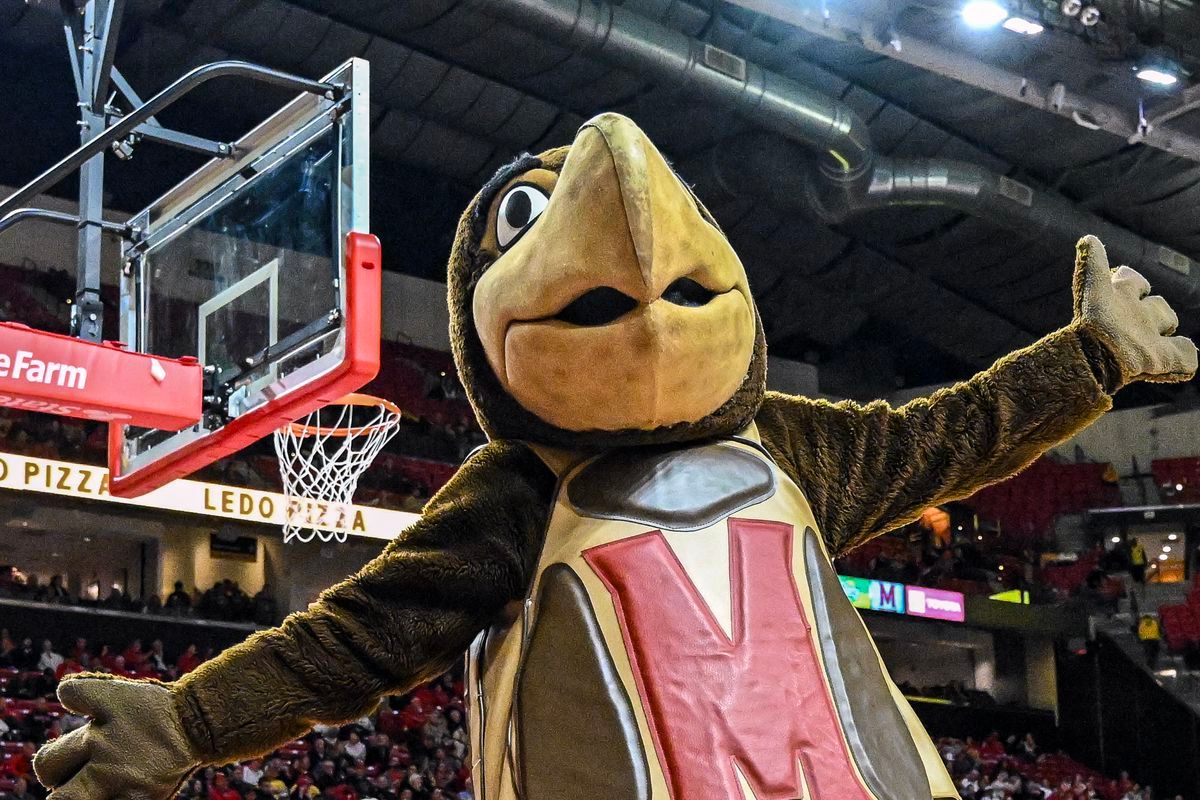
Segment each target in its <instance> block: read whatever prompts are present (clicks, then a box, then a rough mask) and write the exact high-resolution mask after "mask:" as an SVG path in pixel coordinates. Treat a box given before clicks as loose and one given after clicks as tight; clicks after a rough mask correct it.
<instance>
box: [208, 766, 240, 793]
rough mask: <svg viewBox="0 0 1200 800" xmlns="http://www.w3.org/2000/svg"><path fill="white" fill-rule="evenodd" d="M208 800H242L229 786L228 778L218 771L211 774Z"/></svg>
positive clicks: (235, 790)
mask: <svg viewBox="0 0 1200 800" xmlns="http://www.w3.org/2000/svg"><path fill="white" fill-rule="evenodd" d="M208 800H242V796H241V795H240V794H238V791H237V789H234V788H233V787H232V786H230V785H229V777H228V776H227V775H226V774H225V773H224V772H223V771H218V772H216V773H214V774H213V777H212V784H211V785H210V786H209V787H208Z"/></svg>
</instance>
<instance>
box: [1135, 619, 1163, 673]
mask: <svg viewBox="0 0 1200 800" xmlns="http://www.w3.org/2000/svg"><path fill="white" fill-rule="evenodd" d="M1137 636H1138V641H1140V642H1141V643H1142V650H1144V651H1145V653H1146V666H1148V667H1150V670H1151V671H1153V670H1156V669H1158V650H1159V647H1160V646H1161V640H1162V631H1161V630H1159V625H1158V618H1157V617H1155V616H1153V615H1151V614H1143V615H1142V618H1141V619H1140V620H1138V625H1137Z"/></svg>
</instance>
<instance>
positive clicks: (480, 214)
mask: <svg viewBox="0 0 1200 800" xmlns="http://www.w3.org/2000/svg"><path fill="white" fill-rule="evenodd" d="M540 166H542V159H540V158H538V157H537V156H535V155H530V154H529V153H522V154H521V155H519V156H517V157H516V158H515V159H513V160H512V161H510V162H509V163H507V164H505V165H504V166H503V167H501V168H500V169H498V170H496V174H495V175H493V176H492V177H491V178H490V179H489V180H488V182H487V183H485V184H484V185H483V188H482V189H480V190H479V197H478V199H477V200H476V202H475V208H474V209H473V210H472V212H471V238H472V240H474V241H476V242H479V241H481V240H482V239H483V235H484V232H485V231H486V230H487V223H488V214H489V213H490V212H491V209H492V202H493V201H495V199H496V195H498V194H499V193H500V190H501V189H503V188H504V186H505V184H507V183H508V182H509V181H511V180H512V179H513V178H515V177H517V176H518V175H521V174H523V173H526V172H529V171H530V170H531V169H537V168H538V167H540Z"/></svg>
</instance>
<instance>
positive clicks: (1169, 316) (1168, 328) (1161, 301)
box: [1146, 294, 1179, 336]
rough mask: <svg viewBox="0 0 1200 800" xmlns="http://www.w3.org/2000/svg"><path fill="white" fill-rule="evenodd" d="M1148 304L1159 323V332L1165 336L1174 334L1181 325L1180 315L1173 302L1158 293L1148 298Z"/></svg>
mask: <svg viewBox="0 0 1200 800" xmlns="http://www.w3.org/2000/svg"><path fill="white" fill-rule="evenodd" d="M1146 305H1147V306H1148V307H1149V308H1150V313H1151V314H1152V315H1153V318H1154V320H1155V321H1156V322H1157V323H1158V332H1159V333H1161V334H1162V335H1163V336H1173V335H1174V334H1175V330H1176V329H1177V328H1178V327H1179V315H1178V314H1176V313H1175V309H1173V308H1171V304H1170V303H1168V302H1167V299H1166V298H1165V297H1163V296H1162V295H1160V294H1156V295H1153V296H1151V297H1147V298H1146Z"/></svg>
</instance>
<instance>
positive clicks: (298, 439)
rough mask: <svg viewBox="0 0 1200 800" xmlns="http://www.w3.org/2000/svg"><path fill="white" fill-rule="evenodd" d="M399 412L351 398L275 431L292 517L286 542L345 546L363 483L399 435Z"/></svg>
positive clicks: (383, 403)
mask: <svg viewBox="0 0 1200 800" xmlns="http://www.w3.org/2000/svg"><path fill="white" fill-rule="evenodd" d="M400 416H401V412H400V408H399V406H397V405H396V404H395V403H392V402H390V401H388V400H384V399H383V398H382V397H372V396H371V395H367V394H348V395H346V396H345V397H343V398H341V399H340V400H336V401H334V402H332V403H330V404H329V405H326V406H322V407H321V408H319V409H317V410H316V411H314V412H312V413H311V414H309V415H308V416H306V417H304V418H303V419H300V420H297V421H296V422H292V423H290V424H288V425H285V426H283V427H282V428H280V429H278V430H277V431H275V453H276V454H277V455H278V456H279V473H280V476H281V477H282V478H283V494H284V496H285V497H286V498H287V501H288V505H287V517H286V519H285V521H284V525H283V540H284V541H285V542H290V541H292V540H299V541H301V542H311V541H312V540H313V539H314V538H316V539H319V540H320V541H322V542H331V541H335V540H336V541H338V542H344V541H346V534H347V532H348V530H349V522H348V519H347V518H348V517H349V512H348V509H349V506H350V504H351V502H352V501H353V499H354V491H355V489H357V488H358V479H359V477H360V476H361V475H362V474H363V472H365V471H366V469H367V467H369V466H370V465H371V462H372V461H374V460H375V457H376V456H377V455H378V454H379V451H380V450H381V449H383V446H384V445H385V444H387V442H388V440H389V439H391V438H392V436H394V435H395V433H396V430H397V428H398V427H399V425H400Z"/></svg>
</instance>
